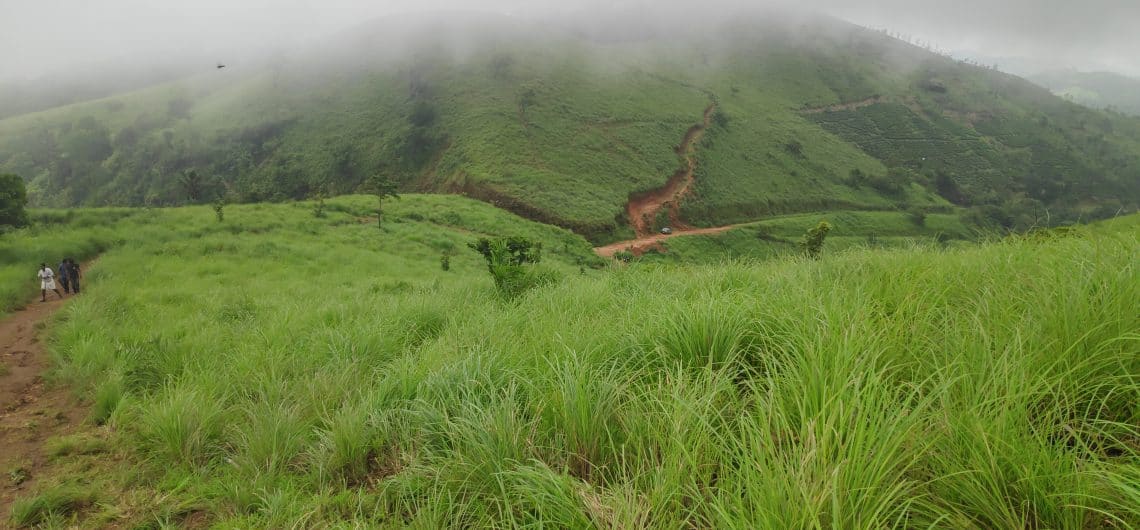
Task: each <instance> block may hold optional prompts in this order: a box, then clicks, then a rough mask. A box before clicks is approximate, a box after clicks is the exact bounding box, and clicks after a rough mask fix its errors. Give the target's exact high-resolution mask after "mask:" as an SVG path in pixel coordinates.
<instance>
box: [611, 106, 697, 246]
mask: <svg viewBox="0 0 1140 530" xmlns="http://www.w3.org/2000/svg"><path fill="white" fill-rule="evenodd" d="M715 110H716V104H715V103H713V104H710V105H709V106H708V108H706V109H705V113H704V117H703V119H702V121H701V123H700V124H698V125H694V126H692V127H690V128H689V130H688V131H685V138H684V139H683V140H681V145H679V146H677V154H678V155H681V156H683V157H685V162H684V167H682V168H680V169H678V170H677V172H676V173H674V174H673V176H672V177H670V178H669V181H668V182H666V183H665V185H664V186H662V187H660V188H657V189H655V190H650V191H647V192H644V193H639V194H636V195H633V196H631V197H630V198H629V204H627V205H626V213H627V214H628V215H629V222H630V224H631V225H632V226H633V232H634V234H636V235H637V237H638V239H643V238H650V237H653V236H654V230H653V228H654V227H653V222H654V220H656V219H657V213H658V212H660V211H661V209H662V208H669V222H670V224H671V225H672V228H673V230H674V232H682V231H685V230H687V229H688V228H689V227H688V226H687V225H686V224H685V223H684V222H683V221H682V220H681V217H680V209H681V199H682V198H683V197H684V196H685V195H687V194H688V193H689V187H690V186H691V185H692V184H693V171H695V170H696V168H697V161H696V159H695V158H694V157H693V146H694V145H695V144H696V143H697V142H698V141H700V139H701V136H703V135H704V132H705V129H707V128H708V126H709V123H710V122H711V120H712V115H713V112H714V111H715Z"/></svg>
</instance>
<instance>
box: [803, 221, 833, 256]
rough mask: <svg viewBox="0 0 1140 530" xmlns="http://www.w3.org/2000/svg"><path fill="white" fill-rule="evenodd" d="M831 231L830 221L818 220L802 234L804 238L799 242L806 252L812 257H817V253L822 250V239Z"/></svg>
mask: <svg viewBox="0 0 1140 530" xmlns="http://www.w3.org/2000/svg"><path fill="white" fill-rule="evenodd" d="M830 231H831V223H828V222H827V221H820V222H819V224H818V225H816V226H815V228H811V229H809V230H808V231H807V233H806V234H804V239H803V241H802V242H800V246H802V247H804V252H806V253H807V255H808V256H810V257H811V258H812V259H819V255H820V254H821V253H822V252H823V240H824V239H827V233H828V232H830Z"/></svg>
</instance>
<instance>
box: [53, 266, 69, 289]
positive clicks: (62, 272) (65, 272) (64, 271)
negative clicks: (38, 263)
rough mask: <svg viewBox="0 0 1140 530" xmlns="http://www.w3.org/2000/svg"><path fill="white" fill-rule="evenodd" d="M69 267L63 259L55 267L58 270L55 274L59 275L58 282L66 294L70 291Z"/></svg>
mask: <svg viewBox="0 0 1140 530" xmlns="http://www.w3.org/2000/svg"><path fill="white" fill-rule="evenodd" d="M70 268H71V267H70V266H69V265H68V264H67V260H66V259H64V260H63V261H61V262H59V267H58V268H56V269H55V270H56V271H58V272H57V274H56V276H57V277H59V284H60V285H62V286H63V292H64V293H68V294H70V293H71V282H70V281H68V280H69V278H70V271H69V269H70Z"/></svg>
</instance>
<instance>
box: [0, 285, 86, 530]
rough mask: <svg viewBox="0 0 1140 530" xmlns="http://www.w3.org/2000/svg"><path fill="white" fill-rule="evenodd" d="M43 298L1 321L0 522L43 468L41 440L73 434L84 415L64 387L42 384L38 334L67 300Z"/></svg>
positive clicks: (44, 363) (43, 359) (44, 362)
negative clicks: (45, 300)
mask: <svg viewBox="0 0 1140 530" xmlns="http://www.w3.org/2000/svg"><path fill="white" fill-rule="evenodd" d="M48 296H49V298H48V301H47V302H40V301H39V300H35V301H34V302H31V303H29V304H28V306H27V307H26V308H24V309H22V310H20V311H16V312H15V313H13V314H12V315H10V316H8V317H7V318H4V319H3V320H0V366H2V367H0V526H4V525H5V524H7V522H8V514H9V513H10V511H11V506H12V501H13V500H15V499H16V498H17V497H19V496H22V495H25V494H27V492H28V491H29V489H30V488H31V487H32V486H33V485H34V484H35V482H36V479H37V478H38V476H37V475H38V474H39V473H40V471H42V470H43V469H44V468H45V467H46V466H47V463H48V459H47V456H46V455H45V454H44V449H43V444H44V442H45V441H46V440H48V439H50V438H53V437H56V436H60V435H65V434H70V433H72V432H74V430H75V429H76V427H77V426H78V425H79V424H80V423H81V422H82V419H83V416H84V413H85V412H84V411H83V410H81V409H80V408H78V407H77V406H76V403H75V400H74V399H73V398H72V397H71V396H70V394H69V393H68V392H67V391H66V390H65V389H61V388H48V386H47V385H45V383H44V379H43V374H44V372H45V371H47V369H48V367H49V364H50V360H49V359H48V355H47V353H46V352H45V351H44V348H43V344H41V343H40V340H39V337H38V335H39V333H40V331H41V330H42V329H43V328H44V326H45V325H46V323H47V320H48V318H49V317H50V316H51V315H52V314H53V313H55V312H56V311H57V310H59V309H60V308H62V307H63V305H64V304H66V303H67V302H68V300H70V298H71V296H70V295H66V296H67V298H65V299H63V300H55V299H54V298H55V294H53V293H48Z"/></svg>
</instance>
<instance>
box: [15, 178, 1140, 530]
mask: <svg viewBox="0 0 1140 530" xmlns="http://www.w3.org/2000/svg"><path fill="white" fill-rule="evenodd" d="M371 206H372V201H371V200H369V199H368V198H365V197H360V198H348V199H343V200H337V201H333V202H332V203H331V205H330V216H329V217H328V218H327V219H317V218H314V217H312V216H311V215H310V214H309V211H308V209H309V208H310V207H311V205H309V204H304V203H297V204H283V205H254V206H242V207H232V208H228V209H227V212H226V220H225V222H222V223H218V222H216V221H215V220H214V219H213V212H210V211H209V210H208V209H207V208H205V207H191V208H183V209H177V210H151V211H149V212H147V211H143V212H138V213H136V214H134V215H132V216H129V217H125V218H123V219H121V220H119V221H114V222H117V223H120V224H119V225H118V226H119V228H117V229H116V233H118V234H120V237H122V238H123V240H124V242H125V243H127V244H121V245H116V246H113V247H111V248H110V249H109V250H108V251H107V252H106V253H104V254H103V256H102V258H101V259H100V260H99V261H98V263H97V264H96V265H95V266H94V267H92V268H91V269H89V271H88V282H87V289H86V294H84V295H83V296H82V297H81V298H78V299H76V300H74V301H73V302H72V303H71V304H70V305H69V306H68V307H67V309H66V310H65V313H64V314H63V315H62V316H61V317H60V318H59V319H58V320H57V321H56V323H55V324H54V326H53V328H52V338H51V347H52V350H53V352H54V354H55V357H56V361H57V363H58V368H57V369H56V371H55V373H54V379H55V380H57V381H59V382H63V383H66V384H68V385H70V386H72V387H73V388H74V389H75V391H76V392H77V393H78V394H79V395H82V396H85V398H86V399H87V400H88V402H89V403H90V404H91V418H90V419H91V421H92V422H94V423H104V424H106V425H108V426H110V428H109V429H106V428H105V429H87V430H84V431H82V432H80V433H78V434H75V435H71V436H68V437H66V438H63V439H59V440H54V441H52V442H51V444H49V445H50V447H53V448H55V449H53V450H52V451H53V452H52V454H54V455H55V460H54V462H55V463H54V464H53V466H54V467H53V472H52V474H51V476H50V477H41V481H40V483H39V489H38V490H37V491H36V492H34V493H33V495H32V496H31V497H29V498H27V499H25V500H24V501H23V502H21V503H18V504H17V505H16V506H15V508H14V510H13V513H12V514H11V515H10V516H11V519H9V521H10V522H11V523H12V524H37V523H41V524H44V525H49V526H70V525H79V526H83V527H91V528H95V527H105V526H112V525H113V526H120V527H132V526H147V525H149V526H179V525H197V526H203V525H210V524H213V525H216V526H217V527H222V528H249V527H257V528H263V527H264V528H285V527H312V528H325V527H378V528H395V527H414V528H471V527H479V528H488V527H496V528H515V527H558V528H590V527H602V528H679V527H715V528H780V529H784V528H821V527H834V528H884V527H892V528H893V527H898V528H913V527H953V528H974V527H980V528H1063V529H1070V528H1071V529H1082V528H1089V527H1110V528H1112V527H1115V528H1129V527H1134V526H1136V525H1137V524H1140V511H1138V510H1137V506H1140V497H1137V490H1136V488H1135V484H1136V483H1137V480H1140V475H1138V470H1140V468H1138V465H1140V447H1138V446H1137V444H1136V441H1137V436H1138V434H1140V408H1138V407H1140V384H1138V382H1137V381H1138V380H1140V364H1137V363H1138V360H1140V355H1137V353H1138V352H1140V350H1138V348H1140V343H1138V342H1137V339H1138V337H1140V320H1138V318H1137V314H1136V311H1135V301H1136V300H1137V299H1140V276H1138V273H1137V269H1136V263H1135V261H1136V260H1135V256H1136V253H1137V251H1138V249H1140V240H1137V235H1136V234H1137V233H1138V231H1137V228H1138V227H1140V224H1138V223H1140V219H1137V218H1136V217H1135V216H1134V217H1131V218H1127V219H1119V220H1116V221H1114V222H1113V223H1111V224H1109V225H1104V226H1099V227H1095V228H1081V229H1076V230H1072V231H1068V232H1062V233H1049V234H1042V235H1036V236H1033V237H1013V238H1008V239H1006V240H1003V241H1000V242H996V243H993V244H989V245H981V246H979V245H969V246H964V247H962V248H953V249H947V250H943V249H938V248H920V249H906V250H882V251H866V250H851V251H846V252H841V253H829V254H828V255H826V256H825V257H824V259H822V260H819V261H812V260H803V259H800V258H796V257H788V258H784V259H778V260H775V261H770V262H766V263H756V262H753V263H738V264H720V265H706V266H693V265H687V266H658V265H651V264H639V265H634V266H630V267H620V268H614V269H609V270H606V271H602V272H594V271H587V274H585V275H583V274H579V271H578V270H577V267H575V266H574V261H575V259H576V257H578V255H579V253H578V249H579V248H582V247H584V246H585V243H584V242H583V241H582V240H581V239H580V238H576V237H574V236H571V235H569V234H568V233H566V232H565V231H561V230H557V229H552V228H548V227H543V226H541V225H537V224H533V223H528V222H525V221H522V220H519V219H517V218H514V217H512V216H510V215H509V214H505V213H502V212H498V211H496V210H494V209H491V208H488V207H486V206H485V205H481V204H479V203H476V202H473V201H469V200H464V199H459V198H447V197H435V196H413V197H408V198H406V199H404V200H402V201H399V202H393V204H392V210H391V215H392V216H393V217H394V218H397V219H400V222H396V221H392V222H390V223H389V225H388V227H389V228H388V229H387V230H385V231H380V230H377V229H376V228H375V226H373V225H372V223H371V222H367V223H360V222H358V217H360V216H365V215H367V214H368V212H369V210H370V209H371ZM442 207H446V208H448V209H450V210H451V211H454V212H457V215H458V219H455V218H448V219H443V218H440V219H437V218H436V217H435V216H438V215H443V214H441V213H440V212H442V211H445V210H443V209H442ZM876 215H877V214H876ZM876 215H868V214H862V213H853V214H850V217H845V218H843V219H839V218H837V219H836V222H837V224H844V225H845V226H876V227H882V228H884V229H886V228H887V227H890V226H894V225H896V224H897V221H895V220H892V219H890V218H882V217H877V216H876ZM61 217H62V214H61ZM417 217H419V219H417ZM75 220H79V219H75ZM59 221H60V222H62V223H66V219H62V218H61V219H59ZM931 221H932V222H941V221H935V220H931ZM801 222H802V220H797V219H795V218H789V219H785V220H775V221H771V222H770V226H769V228H770V231H771V232H772V233H775V234H783V233H785V232H788V233H792V232H794V231H795V230H798V229H799V223H801ZM62 227H67V228H72V227H75V225H70V224H64V225H61V228H62ZM92 228H93V227H86V229H92ZM75 229H76V230H84V229H85V228H83V227H82V226H80V227H75ZM500 230H507V231H510V232H516V231H525V232H527V233H528V234H530V235H531V236H532V237H535V238H538V239H541V240H544V241H546V242H547V246H548V248H550V249H551V251H552V256H551V260H550V261H551V264H550V265H551V266H552V267H555V268H557V269H561V270H563V271H564V277H563V278H562V279H561V280H560V281H558V282H557V283H556V284H553V285H547V286H545V287H541V288H538V289H536V290H533V291H531V292H529V293H528V294H526V295H524V296H523V297H521V298H519V299H515V300H504V299H502V298H501V297H499V296H497V295H496V294H495V292H494V290H493V288H492V286H491V282H490V281H489V280H488V279H486V278H485V268H484V267H483V266H482V264H481V262H480V260H479V257H478V256H477V255H475V254H474V253H471V252H469V251H467V252H459V253H458V254H457V255H456V258H455V262H454V264H455V266H454V268H453V270H452V271H449V272H444V271H441V270H440V268H439V264H438V255H439V253H440V252H441V251H443V250H446V249H449V248H454V247H457V246H460V245H461V243H462V242H463V241H466V240H469V239H471V238H473V237H474V236H475V235H476V233H484V232H485V233H500ZM64 233H66V230H60V231H56V232H53V233H52V234H51V235H48V236H41V238H43V239H44V240H47V238H50V237H57V236H59V237H62V236H61V234H64ZM5 237H7V236H5ZM558 242H560V243H558ZM559 247H563V250H559ZM119 448H121V449H119ZM77 500H78V501H77ZM72 501H76V502H72ZM5 515H6V516H7V515H8V514H5Z"/></svg>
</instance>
